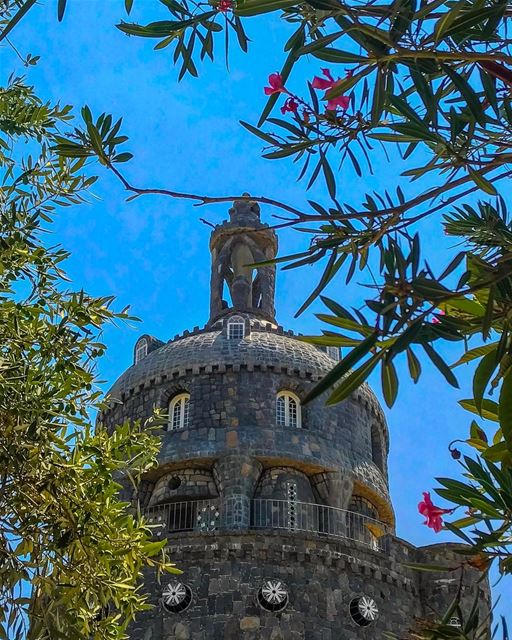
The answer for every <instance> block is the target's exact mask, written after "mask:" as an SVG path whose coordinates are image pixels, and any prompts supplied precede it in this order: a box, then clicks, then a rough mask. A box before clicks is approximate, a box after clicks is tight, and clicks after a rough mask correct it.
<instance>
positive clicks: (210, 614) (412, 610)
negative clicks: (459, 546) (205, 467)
mask: <svg viewBox="0 0 512 640" xmlns="http://www.w3.org/2000/svg"><path fill="white" fill-rule="evenodd" d="M169 551H170V553H171V555H172V557H173V558H174V559H175V561H176V562H177V563H178V565H179V566H181V568H182V569H183V570H184V574H183V575H182V576H179V577H177V578H176V577H166V578H164V580H163V582H162V584H161V585H158V584H156V583H155V582H154V581H152V579H151V578H150V577H148V580H147V582H146V586H147V588H148V590H149V592H150V594H151V601H152V603H153V604H154V605H155V607H156V608H155V609H154V610H153V611H151V612H148V613H147V614H144V615H143V616H142V617H141V618H140V619H139V620H138V621H137V623H136V625H135V626H134V628H133V630H132V635H131V638H133V640H184V639H185V640H341V639H343V640H362V639H366V640H382V638H383V634H384V632H388V633H396V634H398V636H399V637H405V636H406V633H407V631H408V630H409V629H410V628H412V627H414V625H416V624H417V623H418V622H419V621H421V620H423V619H424V618H426V617H428V615H429V613H430V606H431V602H432V597H433V595H434V591H435V588H436V587H435V584H434V583H432V584H431V585H429V584H428V583H425V582H424V581H422V578H421V576H422V575H424V574H420V573H418V572H415V571H413V570H411V569H407V568H406V567H404V565H403V563H404V562H406V561H408V562H418V561H420V560H419V558H422V557H426V556H427V555H429V552H428V551H427V552H422V550H421V549H418V550H417V549H415V548H414V547H412V546H411V545H408V544H407V543H404V542H402V541H400V540H399V539H396V538H389V540H388V544H387V545H386V549H385V552H377V551H372V550H371V549H368V548H366V547H363V546H362V545H358V544H356V543H348V542H345V543H344V542H326V541H322V540H321V539H320V538H319V537H318V536H317V537H315V536H306V535H300V534H298V533H296V534H286V533H277V532H271V531H265V532H264V535H259V534H255V533H254V532H253V533H245V534H239V535H233V534H224V535H221V534H216V535H215V536H210V537H204V536H203V537H197V536H196V537H195V536H194V535H189V536H182V537H179V536H175V538H174V539H172V540H171V541H170V546H169ZM450 553H453V554H454V557H457V556H456V554H455V550H454V549H453V550H452V551H450V552H449V553H448V558H449V560H450V559H451V558H450ZM436 554H437V555H438V556H444V551H443V550H441V549H438V550H437V552H436ZM180 558H181V559H182V561H181V562H180ZM458 560H459V561H460V556H458ZM430 575H433V576H437V578H439V575H441V574H430ZM442 575H446V574H442ZM266 579H274V580H279V581H281V582H282V583H283V585H284V586H285V587H286V589H287V591H288V604H287V606H286V608H285V609H284V610H283V611H281V612H278V613H272V612H269V611H266V610H265V609H263V608H262V607H261V606H260V604H259V603H258V597H257V594H258V590H259V589H260V587H261V585H262V583H263V581H264V580H266ZM174 580H178V581H182V582H183V583H185V584H187V585H188V586H189V587H190V589H191V591H192V594H193V599H192V603H191V604H190V606H189V607H188V608H187V609H186V610H185V611H183V612H181V613H179V614H172V613H168V612H166V611H165V609H163V608H162V606H161V605H160V604H159V599H160V598H161V594H162V591H163V590H164V589H165V586H166V584H167V583H169V582H172V581H174ZM465 580H466V582H465V585H466V587H465V588H467V590H468V593H469V591H471V590H472V589H473V588H474V585H473V582H474V580H473V576H469V575H468V576H467V577H466V578H465ZM361 595H366V596H368V597H370V598H372V599H373V600H374V601H375V603H376V604H377V607H378V610H379V615H378V619H377V620H376V622H375V623H372V624H371V625H369V626H366V627H361V626H359V625H358V624H357V623H356V622H355V621H354V620H353V618H352V617H351V614H350V610H349V606H350V603H351V601H352V600H353V599H354V598H356V597H358V596H361ZM484 606H487V603H484Z"/></svg>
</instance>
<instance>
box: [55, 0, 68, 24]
mask: <svg viewBox="0 0 512 640" xmlns="http://www.w3.org/2000/svg"><path fill="white" fill-rule="evenodd" d="M66 2H67V0H59V3H58V5H57V19H58V21H59V22H62V18H63V17H64V11H66Z"/></svg>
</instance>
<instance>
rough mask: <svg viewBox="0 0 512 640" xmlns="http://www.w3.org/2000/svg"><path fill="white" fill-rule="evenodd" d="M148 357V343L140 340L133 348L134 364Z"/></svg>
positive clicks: (144, 339) (142, 339) (143, 339)
mask: <svg viewBox="0 0 512 640" xmlns="http://www.w3.org/2000/svg"><path fill="white" fill-rule="evenodd" d="M147 355H148V341H147V339H146V338H141V339H140V340H139V341H138V342H137V345H136V347H135V364H137V363H138V362H140V361H141V360H142V359H143V358H145V357H146V356H147Z"/></svg>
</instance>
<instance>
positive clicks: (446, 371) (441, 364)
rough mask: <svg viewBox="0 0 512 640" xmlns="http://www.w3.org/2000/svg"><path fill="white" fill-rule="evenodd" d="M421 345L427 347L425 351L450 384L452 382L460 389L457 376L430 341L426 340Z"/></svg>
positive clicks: (452, 384) (453, 385)
mask: <svg viewBox="0 0 512 640" xmlns="http://www.w3.org/2000/svg"><path fill="white" fill-rule="evenodd" d="M421 346H422V347H423V348H424V349H425V352H426V353H427V355H428V357H429V358H430V359H431V360H432V362H433V363H434V365H435V366H436V367H437V369H438V370H439V371H440V372H441V373H442V374H443V376H444V378H445V380H446V382H448V384H450V385H451V386H452V387H455V388H456V389H458V388H459V383H458V382H457V378H456V377H455V376H454V375H453V373H452V371H451V370H450V367H449V366H448V365H447V364H446V362H445V361H444V360H443V359H442V358H441V356H440V355H439V354H438V353H437V351H436V350H435V349H434V348H433V347H432V346H431V345H430V344H428V342H424V343H423V344H422V345H421Z"/></svg>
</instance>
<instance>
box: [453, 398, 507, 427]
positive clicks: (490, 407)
mask: <svg viewBox="0 0 512 640" xmlns="http://www.w3.org/2000/svg"><path fill="white" fill-rule="evenodd" d="M459 404H460V406H461V407H462V408H463V409H466V411H470V412H471V413H476V415H479V416H481V417H482V418H485V419H486V420H491V421H492V422H498V405H497V403H496V402H493V401H492V400H488V399H487V398H484V399H483V400H482V407H481V410H480V411H478V409H477V408H476V405H475V401H474V400H473V398H468V399H467V400H459Z"/></svg>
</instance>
